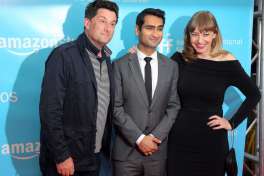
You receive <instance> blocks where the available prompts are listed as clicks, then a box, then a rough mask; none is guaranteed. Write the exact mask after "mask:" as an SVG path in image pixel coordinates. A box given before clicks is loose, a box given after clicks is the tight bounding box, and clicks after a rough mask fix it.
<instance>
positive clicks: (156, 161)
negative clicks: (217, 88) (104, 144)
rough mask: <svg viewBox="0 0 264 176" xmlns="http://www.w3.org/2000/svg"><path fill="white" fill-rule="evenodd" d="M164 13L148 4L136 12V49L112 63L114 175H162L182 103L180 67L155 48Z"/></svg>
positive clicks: (160, 35) (159, 36) (161, 31)
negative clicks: (114, 136)
mask: <svg viewBox="0 0 264 176" xmlns="http://www.w3.org/2000/svg"><path fill="white" fill-rule="evenodd" d="M164 23H165V17H164V12H163V11H162V10H159V9H152V8H148V9H145V10H143V11H142V12H140V13H139V15H138V16H137V21H136V35H137V36H138V39H139V43H138V45H137V51H136V53H133V54H131V53H129V54H127V55H125V56H123V57H122V58H121V59H120V60H118V61H116V62H115V63H114V76H115V105H114V124H115V126H116V139H115V142H114V147H113V154H112V156H113V170H114V175H115V176H140V175H142V176H143V175H144V176H150V175H152V176H164V175H165V172H166V169H165V168H166V158H167V136H168V133H169V131H170V128H171V127H172V124H173V123H174V121H175V118H176V116H177V113H178V110H179V108H180V102H179V97H178V94H177V80H178V66H177V65H176V64H175V62H173V61H171V60H170V59H168V58H166V57H165V56H164V55H162V54H160V53H159V52H157V51H156V47H157V46H158V44H159V43H160V41H161V40H162V35H163V27H164Z"/></svg>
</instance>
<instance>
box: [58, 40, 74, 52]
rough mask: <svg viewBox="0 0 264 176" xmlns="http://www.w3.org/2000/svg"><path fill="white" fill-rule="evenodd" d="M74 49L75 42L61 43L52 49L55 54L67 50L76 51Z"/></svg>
mask: <svg viewBox="0 0 264 176" xmlns="http://www.w3.org/2000/svg"><path fill="white" fill-rule="evenodd" d="M76 48H77V45H76V42H75V41H70V42H66V43H63V44H61V45H59V46H57V47H56V48H54V51H55V52H66V51H68V50H71V49H76Z"/></svg>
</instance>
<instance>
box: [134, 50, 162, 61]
mask: <svg viewBox="0 0 264 176" xmlns="http://www.w3.org/2000/svg"><path fill="white" fill-rule="evenodd" d="M137 56H138V59H139V60H143V61H144V58H145V57H151V58H152V60H153V61H154V60H157V59H158V52H157V51H155V52H154V53H152V54H151V55H150V56H147V55H146V54H144V53H143V52H141V51H140V50H139V49H138V47H137Z"/></svg>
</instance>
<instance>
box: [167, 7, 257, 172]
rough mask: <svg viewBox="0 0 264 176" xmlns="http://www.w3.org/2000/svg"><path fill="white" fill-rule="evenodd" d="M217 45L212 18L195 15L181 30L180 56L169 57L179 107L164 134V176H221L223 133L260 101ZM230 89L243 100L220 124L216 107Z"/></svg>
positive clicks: (235, 63)
mask: <svg viewBox="0 0 264 176" xmlns="http://www.w3.org/2000/svg"><path fill="white" fill-rule="evenodd" d="M221 41H222V40H221V34H220V31H219V28H218V25H217V22H216V20H215V18H214V16H213V15H212V14H211V13H210V12H208V11H199V12H197V13H195V14H194V15H193V16H192V18H191V19H190V21H189V23H188V24H187V26H186V29H185V37H184V49H183V52H182V54H180V53H175V54H174V55H173V56H172V59H173V60H175V61H176V62H177V63H178V65H179V74H180V76H179V81H178V91H179V95H180V98H181V103H182V108H181V110H180V112H179V114H178V117H177V119H176V121H175V123H174V125H173V127H172V130H171V132H170V135H169V145H168V175H169V176H224V175H225V168H224V163H225V157H226V154H227V152H228V139H227V131H228V130H231V129H233V128H236V127H237V126H238V125H239V124H240V123H241V122H242V121H243V120H244V118H246V116H247V115H248V113H249V111H250V110H252V108H254V107H255V105H256V104H257V102H258V101H259V99H260V93H259V90H258V88H257V87H256V85H255V84H254V83H253V82H252V81H251V80H250V78H249V76H248V75H247V74H246V73H245V71H244V70H243V68H242V67H241V65H240V63H239V61H238V60H236V59H235V58H234V56H232V55H231V54H230V53H229V52H227V51H225V50H223V49H222V48H221V44H222V42H221ZM230 86H235V87H237V88H238V89H239V90H240V91H241V92H242V93H243V94H244V95H245V96H246V99H245V100H244V102H243V103H242V104H241V106H240V107H239V109H238V110H237V112H236V113H235V114H234V115H233V117H232V118H231V119H230V120H226V119H225V118H223V111H222V104H223V100H224V94H225V91H226V89H227V88H228V87H230Z"/></svg>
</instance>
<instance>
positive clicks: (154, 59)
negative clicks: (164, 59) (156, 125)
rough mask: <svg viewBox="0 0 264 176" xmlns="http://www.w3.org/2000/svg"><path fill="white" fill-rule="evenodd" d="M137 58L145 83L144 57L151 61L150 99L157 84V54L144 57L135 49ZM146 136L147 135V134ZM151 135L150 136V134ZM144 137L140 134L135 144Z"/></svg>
mask: <svg viewBox="0 0 264 176" xmlns="http://www.w3.org/2000/svg"><path fill="white" fill-rule="evenodd" d="M137 57H138V62H139V67H140V70H141V74H142V77H143V80H144V81H145V65H146V61H145V60H144V58H145V57H151V58H152V60H151V61H150V66H151V77H152V98H153V96H154V92H155V90H156V86H157V82H158V53H157V51H155V52H154V53H153V54H151V55H150V56H147V55H145V54H144V53H142V52H141V51H140V50H139V49H138V48H137ZM147 135H148V134H147ZM150 135H151V134H150ZM144 137H145V134H141V135H140V136H139V138H138V139H137V141H136V143H137V144H140V142H141V141H142V140H143V138H144Z"/></svg>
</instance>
